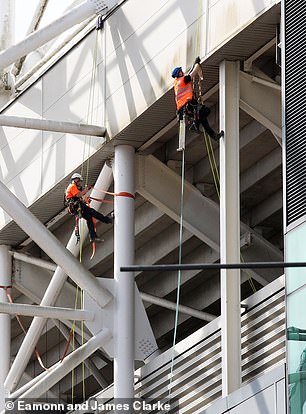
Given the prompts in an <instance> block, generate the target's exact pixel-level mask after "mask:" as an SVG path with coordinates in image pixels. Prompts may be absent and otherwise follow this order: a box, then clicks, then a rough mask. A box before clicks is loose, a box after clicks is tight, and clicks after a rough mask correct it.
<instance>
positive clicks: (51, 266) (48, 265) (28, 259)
mask: <svg viewBox="0 0 306 414" xmlns="http://www.w3.org/2000/svg"><path fill="white" fill-rule="evenodd" d="M9 253H10V255H11V256H12V257H13V258H14V259H16V260H21V261H22V262H25V263H30V264H33V265H35V266H38V267H41V268H43V269H47V270H52V271H53V272H54V271H55V270H56V268H57V266H56V264H55V263H52V262H49V261H47V260H43V259H40V258H39V257H34V256H30V255H28V254H24V253H20V252H15V251H13V250H10V252H9Z"/></svg>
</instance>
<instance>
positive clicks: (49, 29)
mask: <svg viewBox="0 0 306 414" xmlns="http://www.w3.org/2000/svg"><path fill="white" fill-rule="evenodd" d="M106 9H107V4H106V2H104V1H98V0H87V1H85V2H83V3H81V4H80V5H79V6H77V7H74V8H73V9H72V10H70V11H69V12H68V13H65V14H64V15H63V16H61V17H60V18H59V19H57V20H55V21H54V22H52V23H50V24H48V25H47V26H45V27H44V28H42V29H40V30H38V31H36V32H34V33H32V34H30V35H28V36H27V37H26V38H25V39H24V40H22V41H21V42H19V43H17V44H16V45H14V46H11V47H10V48H8V49H6V50H4V51H3V52H1V53H0V68H6V67H7V66H9V65H10V64H11V63H14V62H16V61H17V60H18V59H19V58H21V57H22V56H24V55H27V54H28V53H30V52H32V51H34V50H36V49H38V48H39V47H40V46H42V45H44V44H45V43H47V42H48V41H49V40H52V39H54V38H55V37H57V36H58V35H59V34H61V33H63V32H64V31H65V30H67V29H70V27H72V26H74V25H75V24H77V23H80V22H82V21H83V20H85V19H87V18H88V17H90V16H92V15H94V14H95V13H98V12H99V13H101V12H102V10H105V11H106Z"/></svg>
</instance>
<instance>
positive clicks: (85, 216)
mask: <svg viewBox="0 0 306 414" xmlns="http://www.w3.org/2000/svg"><path fill="white" fill-rule="evenodd" d="M86 207H87V206H86ZM82 217H83V219H84V220H86V223H87V227H88V231H89V238H90V240H95V239H96V238H97V234H96V231H95V226H94V223H93V221H92V216H91V215H90V214H89V212H88V210H87V209H83V208H82Z"/></svg>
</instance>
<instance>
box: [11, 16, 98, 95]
mask: <svg viewBox="0 0 306 414" xmlns="http://www.w3.org/2000/svg"><path fill="white" fill-rule="evenodd" d="M91 21H92V18H89V19H87V20H85V22H83V23H80V24H79V25H78V26H77V28H76V30H74V31H73V32H72V33H69V36H68V37H67V38H65V39H64V40H63V41H62V42H60V43H59V44H58V45H57V46H56V47H55V48H54V49H52V50H51V52H50V53H46V54H45V56H44V57H43V58H42V59H41V60H40V61H39V62H37V63H36V65H34V66H32V67H31V69H30V70H29V71H28V72H27V73H25V74H24V75H22V76H20V77H19V78H18V79H17V80H16V82H15V84H14V88H15V90H16V91H17V90H18V89H19V88H20V87H21V86H22V84H24V83H25V82H26V81H27V80H28V79H30V78H31V76H33V75H34V74H37V72H38V70H39V69H40V68H41V67H42V66H44V64H45V63H47V62H48V61H49V60H50V59H51V58H53V57H54V56H55V55H56V54H57V53H59V52H60V51H62V50H63V49H64V48H65V46H67V44H68V43H69V42H71V41H72V39H74V40H75V38H76V37H77V35H78V34H79V33H80V32H81V31H82V30H83V29H85V27H86V26H88V24H89V23H91Z"/></svg>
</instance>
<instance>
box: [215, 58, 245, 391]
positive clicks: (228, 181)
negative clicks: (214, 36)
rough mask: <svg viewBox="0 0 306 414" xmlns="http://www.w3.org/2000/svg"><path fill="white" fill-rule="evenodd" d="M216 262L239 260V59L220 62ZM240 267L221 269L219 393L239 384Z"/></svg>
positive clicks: (234, 389) (234, 387)
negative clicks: (220, 371)
mask: <svg viewBox="0 0 306 414" xmlns="http://www.w3.org/2000/svg"><path fill="white" fill-rule="evenodd" d="M220 129H221V130H223V131H225V136H224V138H221V140H220V262H221V263H239V262H240V190H239V62H229V61H223V62H222V63H221V65H220ZM240 284H241V282H240V270H239V269H222V270H221V321H222V323H221V326H222V328H221V336H222V395H223V397H225V396H227V395H229V394H230V393H232V392H233V391H236V390H237V389H238V388H239V387H240V384H241V339H240V332H241V326H240V314H241V309H240V301H241V299H240V289H241V288H240Z"/></svg>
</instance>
